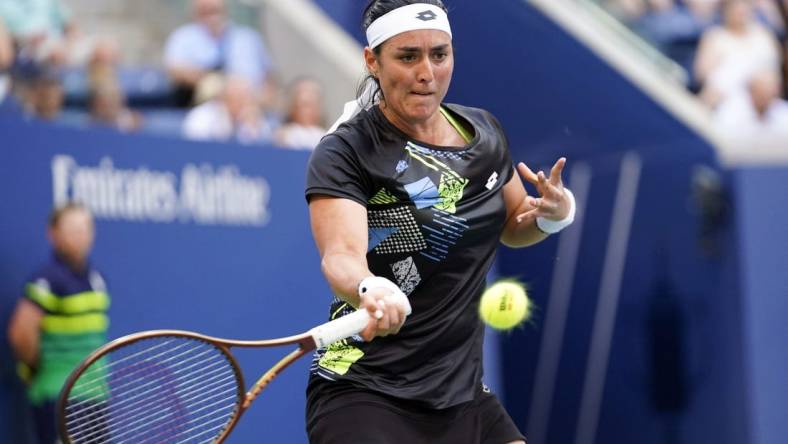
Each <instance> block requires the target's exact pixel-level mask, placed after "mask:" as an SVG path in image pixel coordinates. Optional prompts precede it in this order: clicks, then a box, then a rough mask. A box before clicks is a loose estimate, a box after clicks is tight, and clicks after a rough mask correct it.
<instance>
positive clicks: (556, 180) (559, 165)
mask: <svg viewBox="0 0 788 444" xmlns="http://www.w3.org/2000/svg"><path fill="white" fill-rule="evenodd" d="M564 165H566V157H562V158H560V159H558V160H557V161H556V162H555V165H553V168H551V169H550V183H551V184H552V185H553V186H558V185H560V184H561V173H563V171H564Z"/></svg>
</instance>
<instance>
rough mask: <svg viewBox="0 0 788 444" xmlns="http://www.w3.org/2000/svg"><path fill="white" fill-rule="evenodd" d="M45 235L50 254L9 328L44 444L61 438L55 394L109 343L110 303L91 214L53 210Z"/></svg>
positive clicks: (73, 208) (78, 208) (29, 284)
mask: <svg viewBox="0 0 788 444" xmlns="http://www.w3.org/2000/svg"><path fill="white" fill-rule="evenodd" d="M47 237H48V238H49V241H50V243H51V244H52V247H53V255H52V258H51V259H50V260H49V261H48V262H47V263H46V264H44V265H43V266H42V267H41V268H39V269H38V270H37V271H36V272H35V273H33V275H32V276H31V277H30V279H29V280H28V281H27V283H26V285H25V288H24V291H23V296H22V298H20V300H19V302H18V303H17V305H16V308H15V310H14V313H13V315H12V316H11V320H10V322H9V326H8V338H9V341H10V344H11V348H12V349H13V351H14V354H15V356H16V358H17V359H18V360H19V363H20V374H22V376H23V377H24V378H25V379H26V380H27V382H28V389H27V394H28V400H29V402H30V405H31V406H32V408H33V422H34V425H35V433H36V435H37V436H38V442H39V443H40V444H53V443H56V442H59V441H58V439H57V434H56V429H55V404H56V401H57V398H58V396H59V394H60V390H61V388H62V386H63V383H64V382H65V380H66V378H67V377H68V375H69V374H70V373H71V372H72V371H73V369H74V368H75V367H76V366H77V364H79V363H80V362H81V361H82V360H83V359H84V358H85V357H86V356H87V355H88V354H90V352H92V351H93V350H95V349H96V348H98V347H99V346H101V345H103V344H104V343H105V342H107V337H106V336H107V335H106V333H107V327H108V325H109V319H108V317H107V309H108V308H109V303H110V300H109V295H108V293H107V288H106V284H105V281H104V278H103V277H102V276H101V274H100V273H99V272H98V271H97V270H96V269H95V268H93V266H92V265H91V264H90V262H89V261H88V255H89V253H90V250H91V248H92V246H93V239H94V237H95V230H94V224H93V217H92V216H91V214H90V212H89V211H88V210H87V209H86V208H84V207H83V206H81V205H77V204H67V205H65V206H63V207H60V208H58V209H56V210H54V211H53V212H52V214H51V215H50V218H49V227H48V230H47Z"/></svg>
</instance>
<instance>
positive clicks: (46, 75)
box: [19, 67, 63, 120]
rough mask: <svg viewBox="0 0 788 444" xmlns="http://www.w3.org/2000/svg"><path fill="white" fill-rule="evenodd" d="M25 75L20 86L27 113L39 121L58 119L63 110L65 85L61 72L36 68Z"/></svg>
mask: <svg viewBox="0 0 788 444" xmlns="http://www.w3.org/2000/svg"><path fill="white" fill-rule="evenodd" d="M25 74H26V75H25V76H24V77H22V79H23V81H22V82H21V84H20V85H19V86H20V92H21V99H22V105H23V107H24V109H25V112H26V113H27V114H29V115H32V116H34V117H37V118H39V119H44V120H54V119H56V118H57V117H58V116H59V115H60V112H61V111H62V110H63V85H62V83H61V80H60V74H59V72H58V71H57V70H55V69H52V68H44V67H35V68H32V69H30V70H28V71H26V73H25Z"/></svg>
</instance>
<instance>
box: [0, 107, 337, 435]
mask: <svg viewBox="0 0 788 444" xmlns="http://www.w3.org/2000/svg"><path fill="white" fill-rule="evenodd" d="M0 134H2V139H1V140H0V146H1V147H2V148H0V149H1V150H2V153H3V164H4V168H3V171H4V172H3V174H1V175H0V190H2V202H3V210H2V212H0V219H1V220H2V223H1V224H0V226H2V234H0V325H1V326H3V327H2V330H1V331H2V333H0V371H2V373H0V442H13V443H20V444H21V443H25V442H26V441H25V440H24V438H23V437H22V436H21V434H22V433H23V432H22V430H23V428H22V424H23V410H22V408H21V406H22V404H21V403H20V401H21V399H22V393H21V387H20V386H19V384H18V383H17V381H16V377H15V375H14V373H13V361H12V359H11V356H10V353H9V350H8V346H7V340H6V335H5V332H6V330H5V326H6V321H7V319H8V317H9V315H10V312H11V310H12V307H13V304H14V303H15V301H16V299H17V298H18V297H19V296H20V294H21V289H22V286H23V283H24V280H25V278H26V277H27V275H28V274H29V273H31V272H32V270H33V268H34V267H36V266H37V265H38V264H40V263H41V262H42V261H44V260H46V258H47V256H48V254H49V250H48V245H47V243H46V240H45V221H46V216H47V213H48V211H49V210H50V208H51V206H52V204H53V196H66V197H80V196H81V197H82V198H85V197H87V198H88V199H89V202H88V203H89V204H90V205H91V206H93V207H94V210H96V211H97V216H98V217H97V230H98V237H97V240H96V246H95V251H94V254H93V258H94V262H95V264H96V266H98V267H99V268H100V269H101V270H102V271H103V272H104V273H105V275H106V278H107V281H108V284H109V289H110V292H111V295H112V307H111V309H110V313H111V319H112V323H111V327H110V336H111V337H113V338H114V337H118V336H120V335H123V334H127V333H131V332H134V331H139V330H145V329H154V328H175V329H187V330H196V331H200V332H203V333H205V334H209V335H215V336H219V337H229V338H244V339H255V338H265V337H277V336H284V335H289V334H294V333H299V332H301V331H303V330H306V329H308V328H310V327H311V326H312V325H314V324H316V323H318V322H321V321H323V320H324V319H326V317H327V313H326V312H325V308H326V307H327V303H328V301H329V298H330V292H329V290H328V289H327V287H326V286H325V285H324V283H323V279H322V276H321V275H320V264H319V258H318V256H317V253H316V249H315V247H314V243H313V241H312V238H311V234H310V232H309V228H308V214H307V209H306V204H305V201H304V198H303V184H304V166H305V164H306V161H307V158H308V154H306V153H304V152H294V151H287V150H278V149H274V148H271V147H267V146H264V147H242V146H236V145H221V144H198V143H188V142H182V141H177V140H160V139H151V138H146V137H137V136H121V135H117V134H114V133H109V132H107V133H104V132H98V131H90V132H86V131H78V130H71V129H59V128H55V127H51V126H49V125H44V124H33V123H22V122H17V121H10V120H2V121H0ZM233 201H234V202H236V205H235V206H233V205H232V204H227V202H233ZM223 202H224V203H223ZM222 205H224V206H222ZM241 206H242V207H243V208H240V207H241ZM250 209H251V210H250ZM244 211H245V212H244ZM284 351H286V350H280V354H281V353H282V352H284ZM241 357H242V360H241V362H242V364H243V368H244V371H245V372H246V374H247V375H248V377H249V378H256V377H257V376H259V375H260V372H261V371H263V370H265V369H267V368H268V367H269V366H270V365H271V364H272V363H273V361H272V360H273V359H274V358H276V357H277V356H276V355H274V354H271V353H252V352H246V351H245V352H244V353H243V354H242V355H241ZM308 361H309V360H308V359H305V360H303V361H302V362H300V363H298V364H296V365H295V368H291V369H289V370H288V371H287V372H285V373H283V375H282V376H281V380H277V381H276V382H275V383H274V384H272V386H271V387H270V392H269V393H267V394H265V395H264V396H263V398H261V402H260V404H259V406H258V405H255V406H254V407H253V408H252V409H251V410H250V411H249V412H247V415H246V416H245V418H244V420H243V421H241V423H240V425H239V427H238V429H237V431H236V433H235V434H234V435H233V437H232V439H231V440H230V442H236V443H247V442H256V441H257V439H256V438H255V437H256V436H259V435H258V434H260V433H265V434H266V435H267V436H269V437H273V441H270V442H293V443H298V442H304V441H305V440H306V437H305V434H304V432H303V406H304V393H303V392H304V387H305V381H306V374H307V367H308ZM248 382H253V381H248Z"/></svg>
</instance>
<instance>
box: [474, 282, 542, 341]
mask: <svg viewBox="0 0 788 444" xmlns="http://www.w3.org/2000/svg"><path fill="white" fill-rule="evenodd" d="M530 312H531V301H530V300H529V299H528V294H527V293H526V291H525V286H524V285H523V284H521V283H519V282H516V281H511V280H505V281H499V282H496V283H495V284H493V285H491V286H490V287H488V288H487V290H485V291H484V293H483V294H482V299H481V302H480V303H479V316H480V317H481V318H482V320H483V321H484V322H485V323H486V324H487V325H489V326H490V327H492V328H494V329H496V330H509V329H512V328H514V327H516V326H518V325H520V323H522V322H523V321H524V320H525V319H527V318H528V316H529V315H530Z"/></svg>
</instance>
